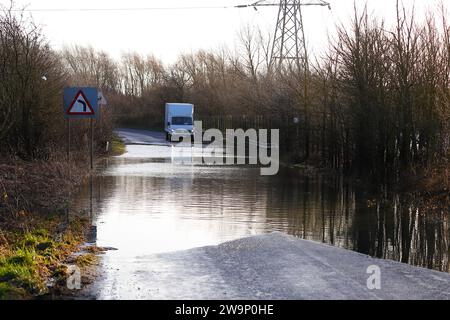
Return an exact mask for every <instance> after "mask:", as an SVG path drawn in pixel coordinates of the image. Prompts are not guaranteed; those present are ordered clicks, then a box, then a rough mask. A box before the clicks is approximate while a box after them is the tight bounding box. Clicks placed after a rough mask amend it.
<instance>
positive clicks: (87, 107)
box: [67, 90, 95, 116]
mask: <svg viewBox="0 0 450 320" xmlns="http://www.w3.org/2000/svg"><path fill="white" fill-rule="evenodd" d="M67 114H69V115H74V116H76V115H80V116H81V115H93V114H95V112H94V109H93V108H92V107H91V104H90V103H89V100H88V99H86V96H85V95H84V93H83V90H80V91H78V93H77V94H76V95H75V98H74V99H73V100H72V102H71V103H70V105H69V108H68V109H67Z"/></svg>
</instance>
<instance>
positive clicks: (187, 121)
mask: <svg viewBox="0 0 450 320" xmlns="http://www.w3.org/2000/svg"><path fill="white" fill-rule="evenodd" d="M172 124H173V125H176V126H192V118H191V117H173V118H172Z"/></svg>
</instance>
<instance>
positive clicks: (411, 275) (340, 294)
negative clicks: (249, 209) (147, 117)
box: [82, 129, 450, 299]
mask: <svg viewBox="0 0 450 320" xmlns="http://www.w3.org/2000/svg"><path fill="white" fill-rule="evenodd" d="M118 134H119V135H120V136H121V137H122V139H123V140H124V141H125V142H126V143H127V144H144V145H156V146H159V147H155V146H142V147H141V146H135V145H133V146H128V153H126V154H124V155H123V156H121V157H120V158H119V160H120V161H119V165H118V166H117V168H111V169H108V170H110V171H111V172H112V173H111V175H115V176H117V179H115V180H113V181H114V183H112V184H113V185H114V186H117V184H118V183H120V184H125V185H124V186H123V187H121V188H120V189H118V190H120V192H118V194H119V195H120V196H118V197H123V198H118V197H115V198H112V200H109V201H108V203H106V204H104V205H102V206H103V207H106V208H109V207H110V208H109V209H108V210H109V211H108V212H109V213H108V214H104V216H103V218H100V219H99V222H98V223H99V226H98V229H99V237H100V241H102V239H103V241H106V243H100V244H101V245H117V246H118V251H108V252H107V253H106V254H105V255H104V256H103V258H102V262H101V265H100V267H99V277H98V279H97V281H95V282H94V283H93V284H92V285H90V286H89V287H87V288H85V289H84V290H83V293H82V297H83V298H95V299H450V274H448V273H443V272H438V271H433V270H429V269H424V268H419V267H414V266H411V265H408V264H403V263H399V262H394V261H389V260H383V259H376V258H371V257H369V256H366V255H363V254H360V253H357V252H354V251H349V250H345V249H342V248H338V247H333V246H329V245H326V244H322V243H318V242H312V241H309V240H302V239H299V238H297V237H293V236H289V235H286V234H284V233H280V232H270V233H264V234H258V235H254V236H250V237H248V236H245V237H240V238H239V239H236V240H232V241H225V242H223V243H219V242H217V243H218V245H202V244H201V243H205V241H206V240H205V239H204V238H205V237H201V236H200V234H199V232H201V231H202V232H203V231H204V230H206V231H209V230H212V226H215V224H211V225H206V226H207V228H206V229H201V228H200V226H201V225H202V224H204V223H209V221H210V220H207V219H206V217H207V216H206V215H205V213H203V216H202V218H203V219H200V220H188V218H189V216H188V215H187V213H186V214H185V216H184V217H183V216H182V217H181V218H180V219H175V218H176V217H177V216H176V214H178V213H177V212H174V211H177V210H181V211H183V210H185V211H188V208H189V207H186V208H184V209H183V205H184V204H180V203H179V202H180V200H178V202H177V204H178V205H179V206H180V208H178V207H177V206H175V204H174V203H172V202H170V203H169V200H171V199H172V198H170V197H168V195H166V194H165V193H164V194H163V195H162V196H165V197H166V198H162V199H161V200H159V198H158V189H154V187H152V188H153V189H152V190H153V191H152V192H153V194H150V195H147V197H150V198H151V197H155V199H158V200H155V201H156V203H157V204H158V207H155V202H151V206H148V208H150V209H148V210H150V211H153V212H150V216H151V217H146V216H143V215H142V214H139V212H138V211H136V210H138V209H139V208H143V207H145V203H144V202H143V201H144V200H145V199H142V200H141V199H140V198H142V197H143V196H144V195H145V194H144V193H142V194H141V193H140V191H138V190H140V189H130V188H134V187H133V185H134V183H135V182H134V181H135V180H136V179H137V176H138V175H142V176H144V175H147V176H150V177H149V178H148V179H149V180H145V179H142V180H139V181H140V182H139V183H138V184H137V185H138V186H142V185H144V184H145V183H149V184H153V185H156V186H159V184H157V182H161V183H163V182H164V181H168V183H172V182H174V181H175V182H177V181H178V182H179V181H190V180H189V179H192V178H189V177H190V175H192V174H194V173H192V172H194V171H189V172H188V173H183V171H180V170H182V169H183V167H178V166H173V165H171V164H170V163H169V164H164V163H159V162H157V163H152V162H149V163H145V162H144V163H140V162H127V161H131V160H127V159H132V158H133V156H136V154H135V153H137V154H138V156H139V157H144V156H145V154H146V152H147V151H146V150H144V149H145V148H153V149H151V153H152V154H154V153H155V152H157V151H158V150H156V149H155V148H160V149H164V148H167V149H170V148H169V147H164V146H167V143H166V142H165V141H164V134H162V133H155V132H150V131H143V130H131V129H120V130H118ZM158 152H160V150H159V151H158ZM163 153H164V152H163ZM147 154H148V153H147ZM139 165H140V167H139ZM157 170H159V171H158V172H156V171H157ZM202 170H206V169H202ZM161 172H163V173H164V175H162V173H161ZM217 172H220V171H217ZM178 174H181V175H183V174H184V179H185V180H180V179H182V178H181V176H178ZM127 177H128V178H127ZM167 177H169V178H167ZM193 177H196V176H195V175H194V176H193ZM199 177H200V178H201V177H202V176H201V175H199ZM233 177H235V176H233ZM177 179H178V180H177ZM147 181H150V182H151V183H150V182H147ZM161 186H164V184H162V185H161ZM169 186H172V187H173V186H174V185H170V184H169ZM169 190H175V189H170V188H169ZM127 192H129V193H130V194H128V195H124V193H127ZM186 192H188V191H186ZM136 193H137V194H136ZM134 196H135V198H133V197H134ZM121 199H122V200H123V201H124V202H126V203H124V204H122V202H121ZM129 199H134V202H133V201H132V202H133V203H130V201H128V200H129ZM164 199H165V200H164ZM146 201H151V199H147V200H146ZM184 201H185V202H186V204H188V203H189V201H187V198H185V200H184ZM161 206H167V208H166V209H165V210H166V211H164V210H163V211H162V212H161V215H157V213H158V210H161V209H158V208H159V207H161ZM145 208H147V207H145ZM141 210H144V209H141ZM145 210H147V209H145ZM145 210H144V213H145ZM141 213H142V212H141ZM183 213H184V212H183ZM150 218H151V219H150ZM102 219H103V221H102ZM134 219H136V221H137V222H136V224H133V220H134ZM147 219H148V220H147ZM165 219H167V220H165ZM215 219H216V218H215ZM217 219H223V218H222V217H218V218H217ZM218 221H219V223H223V226H221V227H220V228H219V229H218V230H219V231H218V232H220V231H222V229H223V228H225V227H226V226H227V225H226V224H225V222H226V220H218ZM220 221H223V222H220ZM211 223H212V222H211ZM228 226H229V227H230V228H231V227H233V228H237V226H233V225H228ZM193 228H194V229H195V228H197V229H195V230H193ZM128 229H130V230H128ZM172 229H173V230H172ZM206 231H205V234H206V235H208V233H206ZM158 232H159V233H161V234H159V233H158ZM170 232H174V233H172V234H171V233H170ZM157 233H158V234H157ZM185 233H186V234H187V238H183V235H184V234H185ZM146 235H148V236H146ZM209 235H210V234H209ZM176 237H179V238H176ZM125 238H126V239H125ZM139 239H142V240H139ZM177 239H178V240H177ZM191 240H192V241H193V242H192V244H190V243H188V242H189V241H191ZM108 241H111V242H114V241H117V242H116V243H109V242H108ZM127 241H128V242H127ZM139 241H141V242H139ZM158 241H160V242H158ZM177 241H179V242H180V243H181V244H180V243H178V242H177ZM199 244H200V245H199ZM174 248H182V249H180V250H178V249H175V250H173V249H174ZM152 250H153V251H152ZM155 250H156V251H155ZM368 268H369V271H371V270H373V269H370V268H375V269H378V270H379V271H380V273H379V280H380V282H379V284H380V287H379V288H375V289H373V288H372V289H370V288H368V285H367V282H368V279H369V277H371V276H372V273H368ZM372 272H373V271H372ZM371 279H372V278H371ZM369 283H372V284H373V283H375V282H371V281H369Z"/></svg>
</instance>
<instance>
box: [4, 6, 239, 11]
mask: <svg viewBox="0 0 450 320" xmlns="http://www.w3.org/2000/svg"><path fill="white" fill-rule="evenodd" d="M234 8H236V7H235V6H197V7H189V6H186V7H143V8H36V9H33V8H29V9H28V8H25V9H13V10H11V11H15V12H22V11H24V12H107V11H110V12H111V11H117V12H119V11H156V10H160V11H163V10H166V11H168V10H207V9H234Z"/></svg>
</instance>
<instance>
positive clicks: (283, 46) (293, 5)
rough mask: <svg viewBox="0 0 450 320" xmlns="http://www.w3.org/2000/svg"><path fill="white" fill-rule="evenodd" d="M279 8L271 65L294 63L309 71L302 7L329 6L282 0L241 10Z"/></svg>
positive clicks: (262, 0)
mask: <svg viewBox="0 0 450 320" xmlns="http://www.w3.org/2000/svg"><path fill="white" fill-rule="evenodd" d="M268 6H278V7H279V10H278V19H277V23H276V26H275V33H274V38H273V44H272V53H271V65H273V66H282V65H283V64H284V63H285V62H287V63H288V64H289V65H292V63H294V64H295V65H296V66H297V67H299V68H300V67H302V66H303V68H305V69H306V70H307V69H308V51H307V49H306V41H305V32H304V29H303V16H302V6H327V7H328V8H331V7H330V4H329V3H328V2H325V1H322V0H317V1H313V0H311V1H308V2H306V1H301V0H280V1H279V3H278V4H277V3H266V1H265V0H260V1H257V2H255V3H252V4H249V5H240V6H237V7H239V8H243V7H253V8H254V9H255V10H256V9H257V7H268Z"/></svg>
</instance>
